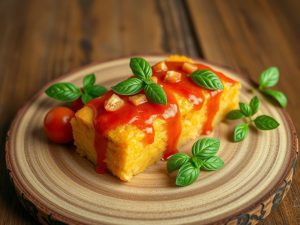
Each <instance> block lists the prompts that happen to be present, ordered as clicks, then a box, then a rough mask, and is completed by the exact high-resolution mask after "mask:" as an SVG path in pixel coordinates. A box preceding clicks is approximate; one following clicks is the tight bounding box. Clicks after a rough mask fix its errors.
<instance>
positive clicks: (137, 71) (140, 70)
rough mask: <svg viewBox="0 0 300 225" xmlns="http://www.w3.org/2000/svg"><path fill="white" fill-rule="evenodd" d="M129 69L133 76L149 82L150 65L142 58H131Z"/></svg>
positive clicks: (150, 74)
mask: <svg viewBox="0 0 300 225" xmlns="http://www.w3.org/2000/svg"><path fill="white" fill-rule="evenodd" d="M129 65H130V68H131V70H132V72H133V74H134V75H135V76H136V77H138V78H140V79H142V80H149V79H150V78H151V76H152V68H151V66H150V64H149V63H148V62H147V61H146V60H145V59H143V58H131V59H130V64H129Z"/></svg>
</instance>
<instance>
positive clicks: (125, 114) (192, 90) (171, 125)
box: [87, 62, 235, 173]
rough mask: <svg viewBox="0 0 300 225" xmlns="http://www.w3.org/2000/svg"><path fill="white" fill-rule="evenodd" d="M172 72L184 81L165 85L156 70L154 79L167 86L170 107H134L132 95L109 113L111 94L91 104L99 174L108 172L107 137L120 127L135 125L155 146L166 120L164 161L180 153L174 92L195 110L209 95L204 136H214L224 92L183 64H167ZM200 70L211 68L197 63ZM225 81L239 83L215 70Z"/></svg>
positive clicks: (144, 105) (146, 142)
mask: <svg viewBox="0 0 300 225" xmlns="http://www.w3.org/2000/svg"><path fill="white" fill-rule="evenodd" d="M166 64H167V67H168V70H174V71H177V72H180V73H181V74H182V76H181V81H180V82H178V83H167V82H164V81H163V79H164V76H165V73H166V72H164V71H154V70H153V76H156V77H157V78H158V83H159V84H161V85H162V86H163V89H164V91H165V92H166V94H167V101H168V102H167V104H166V105H160V104H154V103H151V102H146V103H144V104H141V105H137V106H135V105H133V104H132V103H131V102H130V101H129V99H128V96H119V97H120V98H122V99H123V101H124V102H125V104H124V105H123V106H122V107H121V108H120V109H119V110H117V111H114V112H108V111H106V110H105V109H104V103H105V101H106V100H107V99H108V98H110V96H111V95H112V94H113V92H112V91H109V92H107V93H106V94H105V95H103V96H102V97H101V98H97V99H94V100H92V101H90V102H89V103H88V104H87V106H88V107H90V108H91V109H92V110H93V111H94V128H95V134H96V135H95V143H94V144H95V149H96V152H97V172H99V173H104V172H106V164H105V155H106V149H107V138H106V136H107V134H108V132H109V131H110V130H112V129H114V128H117V127H118V126H120V125H124V124H132V125H134V126H136V127H137V128H138V129H140V130H142V131H143V132H144V133H145V138H144V141H145V144H151V143H153V141H154V137H155V131H154V128H153V123H152V122H153V120H154V119H155V118H160V119H163V120H165V121H166V129H167V135H168V142H167V149H166V150H165V153H164V156H163V158H164V159H167V158H168V157H169V156H171V155H173V154H175V153H177V152H178V150H177V143H178V140H179V137H180V134H181V119H180V109H179V107H178V104H177V101H176V98H175V96H174V94H173V93H176V94H178V95H181V96H183V97H184V98H186V99H187V100H188V101H190V102H191V103H192V104H193V106H194V110H200V109H201V107H202V105H203V102H204V100H205V95H204V92H206V93H208V94H209V95H210V97H209V98H208V116H207V121H206V123H205V124H204V127H203V131H202V133H203V134H207V133H210V132H211V130H212V122H213V120H214V117H215V115H216V113H217V111H218V109H219V103H220V97H221V94H222V92H223V91H222V90H218V91H208V90H206V89H203V88H201V87H199V86H198V85H196V84H195V83H193V82H192V80H191V78H190V77H188V74H187V73H185V72H184V71H183V70H182V65H183V62H166ZM197 67H198V69H200V70H203V69H209V70H212V69H211V68H209V67H207V66H204V65H201V64H197ZM212 71H213V72H214V73H215V74H216V75H217V76H218V77H219V78H220V79H221V80H222V81H223V82H228V83H234V82H235V81H233V80H231V79H230V78H227V77H226V76H224V75H223V74H222V73H220V72H217V71H214V70H212Z"/></svg>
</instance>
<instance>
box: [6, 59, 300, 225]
mask: <svg viewBox="0 0 300 225" xmlns="http://www.w3.org/2000/svg"><path fill="white" fill-rule="evenodd" d="M131 56H132V55H129V56H124V57H119V58H114V59H109V60H104V61H97V62H93V63H91V64H88V65H85V66H82V67H79V68H77V69H75V70H71V71H70V72H69V73H66V74H64V75H62V76H60V77H58V78H56V79H54V80H52V81H51V82H49V83H47V84H45V85H44V86H43V87H42V88H41V89H40V90H39V91H38V92H37V93H36V94H35V95H34V96H32V97H31V98H30V99H29V100H28V101H27V103H25V105H24V106H23V107H22V108H21V109H19V110H18V112H17V114H16V116H15V118H14V120H13V122H12V124H11V126H10V128H9V131H8V133H7V139H6V165H7V169H8V173H9V175H10V178H11V180H12V182H13V184H14V186H15V188H16V191H17V192H18V194H19V195H22V197H24V198H25V199H26V200H29V201H30V202H32V203H33V204H34V205H35V206H36V207H37V208H38V210H39V211H41V212H42V213H43V214H45V215H51V216H52V217H53V219H55V220H58V221H62V222H65V223H70V224H81V223H78V222H77V221H74V220H72V219H71V218H68V217H65V216H63V215H60V214H59V213H57V212H55V211H52V210H51V209H48V208H47V206H44V205H43V204H42V203H41V202H39V200H38V199H35V198H34V197H33V196H31V195H30V193H29V192H28V191H26V189H25V188H24V187H23V186H22V184H21V183H20V182H19V181H18V179H17V178H16V177H15V176H14V174H13V170H14V168H12V165H11V161H10V158H9V154H8V152H9V151H10V137H11V134H12V133H13V131H14V130H15V129H16V128H17V123H18V121H19V119H20V118H21V117H22V113H23V112H25V111H26V110H27V109H28V107H29V106H30V104H31V102H33V101H34V100H35V99H37V98H38V97H39V96H40V95H41V94H43V93H44V90H45V88H46V87H47V86H49V85H50V84H52V83H55V82H58V81H59V80H61V79H64V78H65V77H68V76H70V75H72V74H74V73H75V72H78V71H81V70H84V69H87V68H89V67H92V66H96V65H98V64H103V63H106V62H111V61H117V60H122V59H127V58H129V57H131ZM134 56H136V55H134ZM138 56H142V57H153V56H161V57H166V55H160V54H152V55H145V54H141V55H138ZM194 59H195V60H197V61H199V62H204V63H205V64H211V65H215V66H217V67H220V68H222V69H224V70H226V71H229V72H230V73H233V74H237V75H238V76H240V77H242V78H243V79H244V80H247V81H249V82H251V84H253V83H255V82H253V80H251V79H250V78H249V77H248V76H246V75H245V74H241V73H237V72H235V71H233V70H231V69H228V68H227V67H224V66H222V65H218V64H216V63H211V62H209V61H207V60H204V59H200V58H195V57H194ZM277 109H278V110H280V112H281V113H282V115H283V117H284V119H285V120H286V121H287V123H288V125H289V128H290V131H291V143H292V144H291V148H292V149H291V152H292V154H291V157H290V159H289V163H288V167H287V168H286V170H285V172H284V173H283V174H282V177H281V178H280V179H279V181H278V182H277V183H276V185H274V187H273V188H272V190H271V191H270V192H269V193H268V194H266V195H265V196H264V197H262V198H261V199H258V200H257V201H256V202H255V203H253V204H252V205H251V206H249V207H247V208H244V209H241V210H240V211H238V212H235V213H233V214H232V215H230V216H229V217H228V218H224V219H222V220H219V221H216V222H214V223H212V224H223V223H227V222H229V221H230V220H231V219H232V218H236V217H237V216H239V215H242V214H246V213H247V212H249V211H251V210H253V209H254V208H256V207H257V206H258V205H260V203H261V202H264V201H266V200H268V199H269V198H271V197H272V196H273V195H274V193H275V192H276V190H277V189H278V188H279V187H281V186H282V184H284V183H285V179H286V177H287V176H288V175H289V173H290V171H291V170H294V169H295V163H296V160H297V155H298V138H297V133H296V129H295V126H294V124H293V122H292V120H291V118H290V116H289V114H288V113H287V111H286V110H285V109H281V108H277Z"/></svg>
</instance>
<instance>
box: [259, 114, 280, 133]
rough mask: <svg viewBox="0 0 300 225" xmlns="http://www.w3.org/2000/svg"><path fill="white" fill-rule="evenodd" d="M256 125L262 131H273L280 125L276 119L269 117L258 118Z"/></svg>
mask: <svg viewBox="0 0 300 225" xmlns="http://www.w3.org/2000/svg"><path fill="white" fill-rule="evenodd" d="M254 123H255V126H256V127H257V128H258V129H260V130H272V129H275V128H277V127H278V126H279V123H278V122H277V121H276V120H275V119H274V118H272V117H271V116H267V115H262V116H258V117H256V118H255V120H254Z"/></svg>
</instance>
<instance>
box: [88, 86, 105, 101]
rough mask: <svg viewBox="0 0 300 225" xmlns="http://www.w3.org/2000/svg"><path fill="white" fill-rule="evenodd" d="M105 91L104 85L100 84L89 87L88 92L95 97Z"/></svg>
mask: <svg viewBox="0 0 300 225" xmlns="http://www.w3.org/2000/svg"><path fill="white" fill-rule="evenodd" d="M106 91H107V90H106V88H105V87H103V86H101V85H95V86H92V87H91V89H90V90H89V92H88V93H89V94H90V95H91V96H93V97H94V98H95V97H99V96H101V95H104V94H105V92H106Z"/></svg>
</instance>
